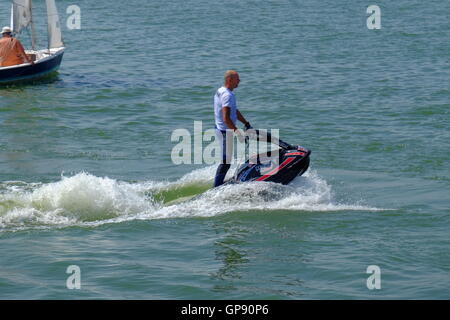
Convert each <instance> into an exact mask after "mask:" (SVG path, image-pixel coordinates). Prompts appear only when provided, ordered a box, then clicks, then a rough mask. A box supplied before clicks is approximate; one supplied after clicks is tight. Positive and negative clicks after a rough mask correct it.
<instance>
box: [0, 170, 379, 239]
mask: <svg viewBox="0 0 450 320" xmlns="http://www.w3.org/2000/svg"><path fill="white" fill-rule="evenodd" d="M215 169H216V168H215V167H214V166H210V167H206V168H202V169H198V170H194V171H193V172H190V173H188V174H186V175H185V176H183V177H182V178H180V179H179V180H177V181H174V182H160V181H145V182H136V183H129V182H123V181H118V180H115V179H111V178H108V177H97V176H94V175H91V174H88V173H84V172H82V173H79V174H76V175H74V176H71V177H64V176H62V177H61V180H60V181H57V182H53V183H47V184H41V183H34V184H30V183H24V182H4V183H2V184H0V228H1V229H7V230H11V229H22V228H29V227H49V226H73V225H87V226H88V225H91V226H95V225H101V224H105V223H117V222H121V221H127V220H134V219H162V218H182V217H212V216H217V215H221V214H225V213H228V212H233V211H246V210H269V211H270V210H293V211H294V210H295V211H336V210H379V209H377V208H370V207H364V206H360V205H356V204H355V205H352V204H342V203H336V202H335V201H334V200H333V193H332V190H331V187H330V185H328V184H327V182H326V181H325V180H324V179H322V178H321V177H320V176H319V175H318V174H317V173H316V172H315V171H312V170H309V171H308V172H307V173H306V174H305V175H304V176H302V177H300V178H297V179H296V180H295V181H294V182H293V183H292V184H291V185H289V186H282V185H279V184H274V183H261V182H253V183H242V184H235V185H225V186H222V187H219V188H214V189H209V190H207V191H206V192H204V193H201V194H198V195H197V196H195V197H194V198H192V199H189V200H185V201H180V202H178V203H174V204H170V203H171V202H169V203H165V202H164V199H162V198H163V197H164V196H161V194H163V195H164V194H169V193H170V194H172V195H171V196H172V197H174V194H175V196H178V194H177V192H178V191H180V194H181V196H180V197H183V195H185V194H184V193H187V194H189V195H190V196H191V194H190V193H189V192H191V193H192V190H194V192H197V191H196V190H197V189H195V186H197V185H199V184H200V185H201V184H202V185H203V188H204V189H207V188H208V186H209V185H211V184H212V179H213V176H214V172H215ZM230 172H231V170H230ZM231 174H232V173H230V175H231ZM205 185H206V186H207V187H206V188H205ZM183 192H184V193H183ZM187 198H189V197H187Z"/></svg>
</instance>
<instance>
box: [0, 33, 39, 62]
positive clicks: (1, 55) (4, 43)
mask: <svg viewBox="0 0 450 320" xmlns="http://www.w3.org/2000/svg"><path fill="white" fill-rule="evenodd" d="M24 62H29V63H31V64H34V62H33V61H32V60H31V59H30V58H28V56H27V55H26V53H25V50H24V49H23V46H22V44H21V43H20V41H19V40H17V39H16V38H13V37H12V35H11V29H10V28H9V27H3V29H2V38H1V39H0V67H9V66H15V65H18V64H22V63H24Z"/></svg>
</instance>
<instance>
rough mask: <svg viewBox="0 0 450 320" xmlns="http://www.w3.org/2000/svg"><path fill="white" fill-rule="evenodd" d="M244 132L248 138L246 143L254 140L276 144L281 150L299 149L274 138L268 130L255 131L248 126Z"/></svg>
mask: <svg viewBox="0 0 450 320" xmlns="http://www.w3.org/2000/svg"><path fill="white" fill-rule="evenodd" d="M244 132H245V137H246V139H245V141H246V143H247V142H248V139H252V140H257V141H266V142H270V143H273V144H276V145H277V146H279V147H280V148H282V149H284V150H293V149H297V147H296V146H293V145H291V144H289V143H287V142H284V141H283V140H281V139H280V138H277V137H273V136H272V135H271V134H270V132H268V131H267V130H260V129H253V128H252V127H250V128H247V126H246V128H245V129H244Z"/></svg>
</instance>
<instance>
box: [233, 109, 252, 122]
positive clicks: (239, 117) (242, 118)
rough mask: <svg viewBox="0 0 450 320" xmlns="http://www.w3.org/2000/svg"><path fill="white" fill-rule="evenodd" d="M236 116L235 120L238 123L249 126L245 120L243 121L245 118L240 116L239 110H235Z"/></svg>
mask: <svg viewBox="0 0 450 320" xmlns="http://www.w3.org/2000/svg"><path fill="white" fill-rule="evenodd" d="M236 112H237V113H236V115H237V119H238V120H239V121H240V122H242V123H243V124H245V125H249V124H250V123H249V122H248V121H247V120H245V118H244V116H243V115H242V113H241V112H240V111H239V110H236Z"/></svg>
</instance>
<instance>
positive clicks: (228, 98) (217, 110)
mask: <svg viewBox="0 0 450 320" xmlns="http://www.w3.org/2000/svg"><path fill="white" fill-rule="evenodd" d="M223 107H229V108H230V119H231V121H232V122H233V123H234V124H236V119H237V110H238V109H237V104H236V97H235V96H234V93H233V91H231V90H230V89H228V88H225V87H220V88H219V89H218V90H217V92H216V94H215V95H214V117H215V120H216V128H217V129H219V130H227V129H229V128H228V126H227V125H226V124H225V122H223V118H222V108H223Z"/></svg>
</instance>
